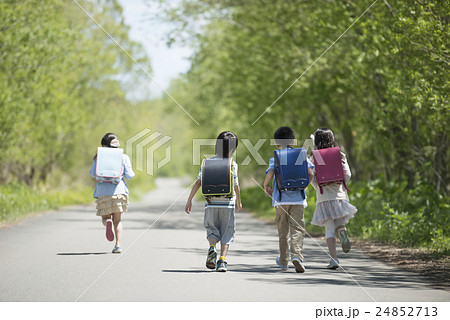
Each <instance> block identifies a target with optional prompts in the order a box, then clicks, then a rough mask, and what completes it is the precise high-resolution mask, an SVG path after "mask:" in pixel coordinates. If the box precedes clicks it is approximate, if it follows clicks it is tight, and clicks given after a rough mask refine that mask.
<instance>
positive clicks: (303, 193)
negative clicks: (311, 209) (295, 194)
mask: <svg viewBox="0 0 450 320" xmlns="http://www.w3.org/2000/svg"><path fill="white" fill-rule="evenodd" d="M300 192H301V194H302V197H303V200H306V194H305V189H300Z"/></svg>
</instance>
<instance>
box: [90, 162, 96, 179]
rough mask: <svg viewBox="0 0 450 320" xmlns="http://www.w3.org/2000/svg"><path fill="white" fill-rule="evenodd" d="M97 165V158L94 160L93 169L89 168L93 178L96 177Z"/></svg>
mask: <svg viewBox="0 0 450 320" xmlns="http://www.w3.org/2000/svg"><path fill="white" fill-rule="evenodd" d="M96 167H97V160H94V161H93V162H92V167H91V170H89V174H90V175H91V176H92V178H95V176H96V174H95V168H96Z"/></svg>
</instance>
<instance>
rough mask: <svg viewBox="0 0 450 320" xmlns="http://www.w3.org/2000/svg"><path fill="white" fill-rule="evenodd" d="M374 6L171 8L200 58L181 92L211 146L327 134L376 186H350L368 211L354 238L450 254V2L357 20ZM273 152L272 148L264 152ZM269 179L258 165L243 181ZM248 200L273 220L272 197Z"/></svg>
mask: <svg viewBox="0 0 450 320" xmlns="http://www.w3.org/2000/svg"><path fill="white" fill-rule="evenodd" d="M155 1H156V0H155ZM159 2H160V3H161V4H162V5H163V6H164V5H165V2H164V1H160V0H159ZM372 3H373V1H368V0H358V1H287V0H261V1H237V0H218V1H211V0H185V1H181V2H180V3H179V4H178V5H175V6H174V5H170V6H166V8H167V12H166V15H165V17H164V18H165V19H166V20H168V21H172V22H174V23H175V24H176V25H177V27H176V28H174V30H173V32H171V34H170V35H169V42H174V41H187V42H188V43H191V44H192V45H193V47H194V48H195V49H196V51H195V54H194V55H193V57H192V67H191V69H190V71H189V72H188V73H187V74H186V75H184V76H183V77H182V78H181V79H180V80H179V81H178V82H177V84H176V87H174V90H176V94H177V95H178V96H180V97H182V101H183V103H184V106H185V107H186V109H187V110H188V112H190V113H191V114H192V115H193V116H194V118H195V119H196V120H197V121H198V122H199V123H200V126H198V129H197V132H198V133H197V134H198V136H200V137H203V138H206V137H207V138H210V137H215V136H216V135H217V133H218V132H220V131H222V130H232V131H234V132H235V133H236V134H237V135H238V137H240V138H249V139H250V140H251V142H252V143H253V144H254V143H255V142H256V141H257V140H258V139H259V138H263V139H270V138H272V136H273V132H274V131H275V130H276V128H277V127H280V126H282V125H287V126H290V127H292V128H293V129H294V131H295V132H296V137H297V139H299V142H300V143H299V144H300V145H302V144H303V141H304V140H305V138H308V137H309V135H310V133H312V132H314V131H315V130H316V129H317V128H318V127H328V128H331V129H332V130H333V132H334V133H335V136H336V137H337V140H338V143H339V145H340V146H341V147H342V148H343V149H345V152H346V153H347V156H348V159H349V163H350V166H351V169H352V173H353V178H352V179H353V180H355V181H358V182H361V181H374V180H375V181H376V182H369V183H368V184H367V187H365V184H363V183H361V185H358V187H353V186H352V189H355V188H356V190H352V194H354V192H357V193H358V194H361V197H354V196H352V197H353V199H354V201H355V202H356V205H357V206H359V210H360V212H359V213H358V216H357V218H355V219H354V221H352V223H351V224H352V225H353V226H354V228H355V232H356V234H358V235H361V236H370V237H374V238H378V239H385V240H388V241H393V242H397V243H399V244H401V245H414V246H427V247H429V248H430V249H432V250H435V251H447V250H448V229H446V228H447V227H443V226H444V225H445V224H448V220H446V219H448V218H447V216H448V207H447V206H446V205H445V203H446V201H447V203H448V196H447V195H448V193H449V191H450V189H449V188H450V185H449V184H448V182H449V181H450V171H449V166H448V161H449V159H450V149H449V148H448V145H449V127H450V125H449V119H450V117H449V106H450V101H449V97H448V92H450V87H449V86H450V81H449V73H448V68H449V64H450V60H449V56H450V53H449V49H448V39H449V38H450V24H449V17H450V2H449V1H448V0H445V1H437V0H420V1H419V0H412V1H407V0H401V1H395V2H394V1H378V2H377V3H375V4H374V5H373V6H372V7H371V8H370V10H368V11H367V12H366V13H365V14H364V15H363V16H362V17H361V18H360V19H359V20H358V21H356V19H357V18H358V17H360V15H361V14H362V13H363V12H365V10H366V9H367V8H368V7H369V6H370V5H371V4H372ZM353 23H354V24H353ZM352 24H353V25H352ZM350 25H352V27H351V28H349V26H350ZM348 28H349V29H348ZM347 29H348V30H347ZM344 31H346V32H345V34H343V33H344ZM337 39H338V41H336V42H335V43H334V41H335V40H337ZM332 44H333V46H332V47H330V46H331V45H332ZM319 57H320V59H318V58H319ZM294 82H295V83H294ZM291 85H292V87H290V86H291ZM288 88H290V89H289V90H288V91H286V92H285V90H286V89H288ZM283 93H284V94H283ZM269 107H270V108H269ZM263 113H264V114H263ZM262 114H263V115H262ZM260 115H262V117H260V118H259V116H260ZM193 127H195V126H193ZM194 130H195V128H194ZM238 151H239V152H240V150H238ZM272 151H273V146H270V145H269V144H265V145H264V146H263V147H262V148H261V149H260V154H261V155H263V158H265V159H266V157H265V156H264V155H270V154H271V153H272ZM241 155H242V153H241V154H240V156H241ZM245 156H246V154H243V157H242V159H244V158H245ZM238 164H240V162H238ZM259 172H261V168H260V167H259V166H257V165H256V164H255V161H252V162H251V163H250V165H249V166H246V167H245V169H242V168H241V170H240V175H241V180H242V181H245V178H247V179H249V178H251V177H252V176H255V175H256V174H260V173H259ZM376 179H378V180H376ZM370 186H372V187H371V188H373V190H369V189H367V188H369V187H370ZM366 189H367V190H366ZM243 197H244V201H243V202H244V206H246V203H245V202H247V203H248V204H247V207H249V208H250V209H254V211H257V212H258V213H262V214H269V213H268V212H270V209H269V207H268V205H270V200H268V199H264V194H263V192H261V193H258V190H257V189H248V190H247V189H246V190H243ZM312 198H313V197H312V196H311V197H310V200H312ZM263 199H264V200H263ZM266 203H268V205H266ZM311 203H312V201H310V204H311ZM308 212H313V210H312V206H311V207H308V208H307V209H306V210H305V213H308ZM361 219H363V221H361V223H360V220H361ZM364 219H366V220H364ZM444 223H445V224H444Z"/></svg>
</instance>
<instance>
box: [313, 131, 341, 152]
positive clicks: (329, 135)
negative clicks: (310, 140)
mask: <svg viewBox="0 0 450 320" xmlns="http://www.w3.org/2000/svg"><path fill="white" fill-rule="evenodd" d="M314 144H315V145H316V148H317V149H325V148H333V147H337V143H336V141H335V140H334V134H333V131H331V130H330V129H328V128H319V129H317V130H316V132H315V133H314Z"/></svg>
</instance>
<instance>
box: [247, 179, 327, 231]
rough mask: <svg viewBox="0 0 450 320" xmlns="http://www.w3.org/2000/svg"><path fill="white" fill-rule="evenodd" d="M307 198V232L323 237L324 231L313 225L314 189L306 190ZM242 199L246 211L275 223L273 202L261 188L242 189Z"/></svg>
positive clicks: (305, 214)
mask: <svg viewBox="0 0 450 320" xmlns="http://www.w3.org/2000/svg"><path fill="white" fill-rule="evenodd" d="M306 197H307V202H308V207H306V208H305V210H304V217H305V227H306V231H307V232H308V233H309V234H310V235H322V234H323V233H324V229H323V228H322V227H319V226H314V225H312V224H311V221H312V218H313V215H314V209H315V207H316V193H315V191H314V189H313V188H312V187H309V188H307V189H306ZM241 199H242V205H243V206H244V210H246V211H250V212H252V213H253V214H255V216H257V217H259V218H262V219H265V220H268V221H275V208H274V207H272V200H271V199H270V198H268V197H266V195H265V194H264V190H262V189H261V187H259V186H256V187H248V188H244V189H241Z"/></svg>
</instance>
